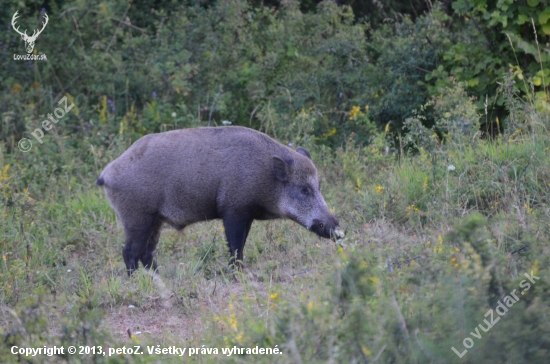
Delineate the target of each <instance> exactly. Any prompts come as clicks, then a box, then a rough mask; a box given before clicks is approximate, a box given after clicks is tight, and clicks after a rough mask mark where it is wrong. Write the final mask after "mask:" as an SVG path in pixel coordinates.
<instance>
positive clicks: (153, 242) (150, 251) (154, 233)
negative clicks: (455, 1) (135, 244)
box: [139, 219, 162, 271]
mask: <svg viewBox="0 0 550 364" xmlns="http://www.w3.org/2000/svg"><path fill="white" fill-rule="evenodd" d="M161 227H162V221H161V220H160V219H157V221H156V222H155V223H154V225H153V229H152V230H151V234H150V235H149V240H147V246H146V247H145V253H143V254H142V255H141V256H140V257H139V259H140V260H141V262H142V263H143V266H144V267H145V268H147V269H150V268H152V269H153V271H156V270H157V263H156V262H155V260H154V255H155V250H156V249H157V244H158V242H159V237H160V228H161Z"/></svg>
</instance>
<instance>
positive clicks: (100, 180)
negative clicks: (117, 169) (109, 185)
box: [95, 177, 105, 186]
mask: <svg viewBox="0 0 550 364" xmlns="http://www.w3.org/2000/svg"><path fill="white" fill-rule="evenodd" d="M95 184H96V185H98V186H103V185H104V184H105V180H104V179H103V177H99V178H98V179H96V181H95Z"/></svg>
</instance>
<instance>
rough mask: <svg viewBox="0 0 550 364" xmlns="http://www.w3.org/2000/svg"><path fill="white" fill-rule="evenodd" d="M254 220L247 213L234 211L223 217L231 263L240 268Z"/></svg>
mask: <svg viewBox="0 0 550 364" xmlns="http://www.w3.org/2000/svg"><path fill="white" fill-rule="evenodd" d="M252 221H254V220H253V219H252V218H250V217H248V215H246V214H245V215H241V214H236V213H232V214H228V215H226V216H224V217H223V226H224V229H225V236H226V238H227V244H228V245H229V252H230V253H231V259H230V260H229V265H230V266H234V267H237V268H238V269H239V270H242V261H243V249H244V243H245V242H246V238H247V237H248V232H249V231H250V227H251V226H252Z"/></svg>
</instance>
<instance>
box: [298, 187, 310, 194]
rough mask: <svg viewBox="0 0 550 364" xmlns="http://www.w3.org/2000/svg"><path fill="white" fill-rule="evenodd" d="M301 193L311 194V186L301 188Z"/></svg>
mask: <svg viewBox="0 0 550 364" xmlns="http://www.w3.org/2000/svg"><path fill="white" fill-rule="evenodd" d="M300 193H301V194H302V195H304V196H309V194H310V193H309V188H307V187H302V188H300Z"/></svg>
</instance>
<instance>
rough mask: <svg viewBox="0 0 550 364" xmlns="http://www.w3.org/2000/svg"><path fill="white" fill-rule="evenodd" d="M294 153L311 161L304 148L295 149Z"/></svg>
mask: <svg viewBox="0 0 550 364" xmlns="http://www.w3.org/2000/svg"><path fill="white" fill-rule="evenodd" d="M296 151H297V152H298V153H300V154H301V155H303V156H304V157H308V158H309V159H311V155H310V154H309V152H308V151H307V150H305V149H304V148H298V149H296Z"/></svg>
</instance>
